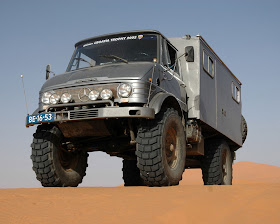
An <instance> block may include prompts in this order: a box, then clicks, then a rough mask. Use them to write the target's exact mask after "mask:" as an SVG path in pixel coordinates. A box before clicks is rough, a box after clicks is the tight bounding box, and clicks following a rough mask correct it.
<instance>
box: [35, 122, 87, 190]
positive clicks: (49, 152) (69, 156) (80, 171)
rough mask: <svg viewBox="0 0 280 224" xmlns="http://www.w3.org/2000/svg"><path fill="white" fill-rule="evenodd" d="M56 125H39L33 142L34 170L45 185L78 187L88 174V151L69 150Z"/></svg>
mask: <svg viewBox="0 0 280 224" xmlns="http://www.w3.org/2000/svg"><path fill="white" fill-rule="evenodd" d="M62 141H63V135H62V133H61V132H60V130H59V129H58V128H57V127H56V126H47V125H41V126H38V128H37V130H36V133H35V134H34V138H33V143H32V144H31V148H32V155H31V159H32V162H33V170H34V171H35V173H36V177H37V180H39V181H40V182H41V184H42V186H44V187H76V186H78V184H79V183H81V182H82V179H83V177H84V176H85V175H86V168H87V157H88V153H87V152H83V151H77V152H67V151H66V150H65V149H63V146H62Z"/></svg>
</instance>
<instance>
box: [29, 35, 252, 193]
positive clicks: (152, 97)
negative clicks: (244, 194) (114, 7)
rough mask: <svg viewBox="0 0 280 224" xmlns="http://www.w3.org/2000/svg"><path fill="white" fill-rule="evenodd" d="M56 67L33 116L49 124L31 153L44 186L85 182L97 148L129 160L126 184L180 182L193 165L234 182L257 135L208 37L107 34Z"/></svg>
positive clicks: (42, 125)
mask: <svg viewBox="0 0 280 224" xmlns="http://www.w3.org/2000/svg"><path fill="white" fill-rule="evenodd" d="M50 73H51V71H50V66H49V65H48V66H47V69H46V79H47V81H46V82H45V83H44V85H43V86H42V88H41V91H40V93H39V107H38V109H37V110H36V111H35V112H34V113H33V114H32V115H28V116H27V118H26V126H27V127H29V126H32V125H35V124H39V126H38V127H37V130H36V132H35V134H34V139H33V143H32V144H31V147H32V155H31V159H32V161H33V170H34V171H35V173H36V176H37V179H38V180H39V181H40V182H41V184H42V185H43V186H46V187H66V186H73V187H74V186H78V184H79V183H81V182H82V179H83V177H84V176H85V175H86V168H87V166H88V165H87V158H88V153H89V152H93V151H103V152H106V153H108V154H109V155H111V156H118V157H121V158H123V179H124V184H125V186H141V185H147V186H171V185H178V184H179V181H180V180H181V179H182V174H183V172H184V170H185V169H189V168H201V169H202V174H203V175H202V176H203V181H204V184H206V185H230V184H232V164H233V160H234V158H235V151H236V150H237V149H239V148H240V147H241V146H242V144H243V143H244V141H245V138H246V135H247V124H246V121H245V119H244V118H243V116H242V114H241V82H240V81H239V80H238V79H237V78H236V77H235V76H234V75H233V73H232V72H231V71H230V70H229V69H228V67H227V66H226V65H225V64H224V63H223V61H222V60H221V59H220V58H219V57H218V56H217V54H216V53H215V52H214V51H213V50H212V49H211V47H210V46H209V45H208V44H207V43H206V41H205V40H204V39H203V38H202V37H201V36H199V35H198V36H194V37H191V36H190V35H186V36H184V37H175V38H168V39H167V38H166V37H165V36H163V35H162V34H161V33H160V32H158V31H150V30H141V31H131V32H121V33H114V34H108V35H102V36H97V37H93V38H89V39H85V40H82V41H80V42H78V43H76V45H75V51H74V54H73V56H72V58H71V60H70V63H69V65H68V68H67V70H66V72H65V73H63V74H60V75H57V76H52V77H50ZM109 165H110V164H108V166H109Z"/></svg>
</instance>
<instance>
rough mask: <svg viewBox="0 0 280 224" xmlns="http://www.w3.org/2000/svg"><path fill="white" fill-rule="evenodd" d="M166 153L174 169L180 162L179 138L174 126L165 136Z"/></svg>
mask: <svg viewBox="0 0 280 224" xmlns="http://www.w3.org/2000/svg"><path fill="white" fill-rule="evenodd" d="M165 155H166V161H167V164H168V166H169V167H170V168H171V169H174V168H175V167H176V165H177V163H178V138H177V132H176V129H175V128H174V127H170V128H169V129H168V130H167V135H166V138H165Z"/></svg>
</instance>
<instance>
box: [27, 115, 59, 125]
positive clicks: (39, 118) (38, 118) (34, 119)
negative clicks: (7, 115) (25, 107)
mask: <svg viewBox="0 0 280 224" xmlns="http://www.w3.org/2000/svg"><path fill="white" fill-rule="evenodd" d="M50 121H54V113H44V114H35V115H29V116H27V117H26V125H29V124H39V123H43V122H50Z"/></svg>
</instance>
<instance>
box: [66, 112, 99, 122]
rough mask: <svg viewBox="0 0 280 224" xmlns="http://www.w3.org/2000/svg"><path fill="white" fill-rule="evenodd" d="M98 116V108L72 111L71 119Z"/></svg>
mask: <svg viewBox="0 0 280 224" xmlns="http://www.w3.org/2000/svg"><path fill="white" fill-rule="evenodd" d="M94 117H98V109H90V110H78V111H70V120H71V119H87V118H94Z"/></svg>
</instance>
